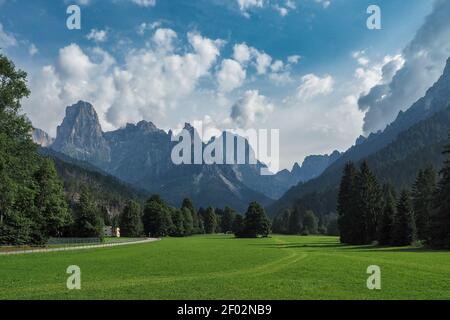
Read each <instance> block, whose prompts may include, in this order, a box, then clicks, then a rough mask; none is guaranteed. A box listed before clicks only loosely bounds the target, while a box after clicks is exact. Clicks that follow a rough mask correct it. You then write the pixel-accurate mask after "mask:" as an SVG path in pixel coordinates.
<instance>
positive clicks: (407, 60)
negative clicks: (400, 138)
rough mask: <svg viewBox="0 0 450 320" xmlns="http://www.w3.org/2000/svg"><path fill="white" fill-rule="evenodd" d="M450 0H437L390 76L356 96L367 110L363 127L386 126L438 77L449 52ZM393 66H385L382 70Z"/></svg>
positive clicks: (373, 128)
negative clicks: (398, 65)
mask: <svg viewBox="0 0 450 320" xmlns="http://www.w3.org/2000/svg"><path fill="white" fill-rule="evenodd" d="M448 12H450V1H446V0H436V1H435V4H434V8H433V12H432V13H431V14H430V15H429V16H428V17H427V18H426V21H425V23H424V24H423V25H422V27H421V28H420V29H419V31H418V32H417V34H416V35H415V37H414V39H413V40H412V41H411V43H409V44H408V46H407V47H406V48H405V49H404V50H403V53H402V57H403V58H404V65H403V67H402V68H401V69H399V70H398V71H396V72H395V75H394V76H393V77H392V80H391V81H389V82H388V83H385V84H382V85H376V86H374V87H373V88H372V90H370V91H369V92H368V93H367V94H366V95H363V96H362V97H361V98H360V99H359V107H360V109H361V110H364V111H367V112H366V116H365V119H364V131H365V132H366V133H370V132H375V131H378V130H382V129H384V128H385V126H386V125H387V124H389V123H390V122H392V121H393V120H394V119H395V117H396V116H397V114H398V112H399V111H401V110H406V109H407V108H409V107H410V106H411V105H412V104H413V103H414V102H415V101H416V100H418V99H419V98H420V97H422V96H423V95H424V94H425V92H426V90H427V89H428V88H429V87H430V86H431V85H432V84H433V83H434V82H435V81H436V80H437V79H438V78H439V76H440V75H441V74H442V71H443V69H444V66H445V62H446V60H447V58H448V57H449V56H450V43H449V41H448V39H449V38H450V19H448ZM393 70H395V65H394V64H390V65H388V66H386V68H385V70H384V71H385V73H386V74H389V73H390V72H393Z"/></svg>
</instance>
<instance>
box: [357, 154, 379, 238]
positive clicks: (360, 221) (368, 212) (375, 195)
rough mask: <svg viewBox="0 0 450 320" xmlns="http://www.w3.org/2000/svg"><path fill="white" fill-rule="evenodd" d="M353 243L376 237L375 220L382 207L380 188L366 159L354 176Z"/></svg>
mask: <svg viewBox="0 0 450 320" xmlns="http://www.w3.org/2000/svg"><path fill="white" fill-rule="evenodd" d="M355 195H356V198H355V205H356V228H357V229H356V230H355V231H356V237H355V239H354V241H353V243H355V244H370V243H372V242H373V241H375V240H376V239H377V222H378V219H379V213H380V212H381V207H382V196H381V188H380V185H379V184H378V181H377V179H376V177H375V175H374V174H373V173H372V171H371V170H370V168H369V164H368V163H367V161H363V162H362V164H361V168H360V171H359V173H358V175H357V177H356V194H355Z"/></svg>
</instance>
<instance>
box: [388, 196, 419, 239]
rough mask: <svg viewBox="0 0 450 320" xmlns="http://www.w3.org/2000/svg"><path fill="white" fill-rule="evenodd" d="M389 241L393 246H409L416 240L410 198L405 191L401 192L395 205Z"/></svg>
mask: <svg viewBox="0 0 450 320" xmlns="http://www.w3.org/2000/svg"><path fill="white" fill-rule="evenodd" d="M391 239H392V241H391V242H392V244H393V245H395V246H409V245H411V244H412V243H413V242H414V241H415V239H416V223H415V219H414V212H413V209H412V204H411V197H410V195H409V192H408V191H406V190H404V191H402V193H401V195H400V199H399V201H398V204H397V213H396V215H395V217H394V224H393V227H392V236H391Z"/></svg>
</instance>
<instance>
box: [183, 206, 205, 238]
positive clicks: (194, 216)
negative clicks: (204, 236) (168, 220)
mask: <svg viewBox="0 0 450 320" xmlns="http://www.w3.org/2000/svg"><path fill="white" fill-rule="evenodd" d="M181 209H188V210H189V211H190V212H191V216H192V224H193V231H192V233H195V234H199V233H202V231H201V228H200V218H199V217H198V214H197V211H196V210H195V207H194V204H193V203H192V200H191V199H189V198H186V199H184V200H183V204H182V205H181Z"/></svg>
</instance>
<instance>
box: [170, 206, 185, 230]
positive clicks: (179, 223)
mask: <svg viewBox="0 0 450 320" xmlns="http://www.w3.org/2000/svg"><path fill="white" fill-rule="evenodd" d="M172 223H173V226H172V231H171V234H170V235H171V236H173V237H184V236H185V235H186V228H185V223H184V217H183V213H182V212H181V210H179V209H172Z"/></svg>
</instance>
